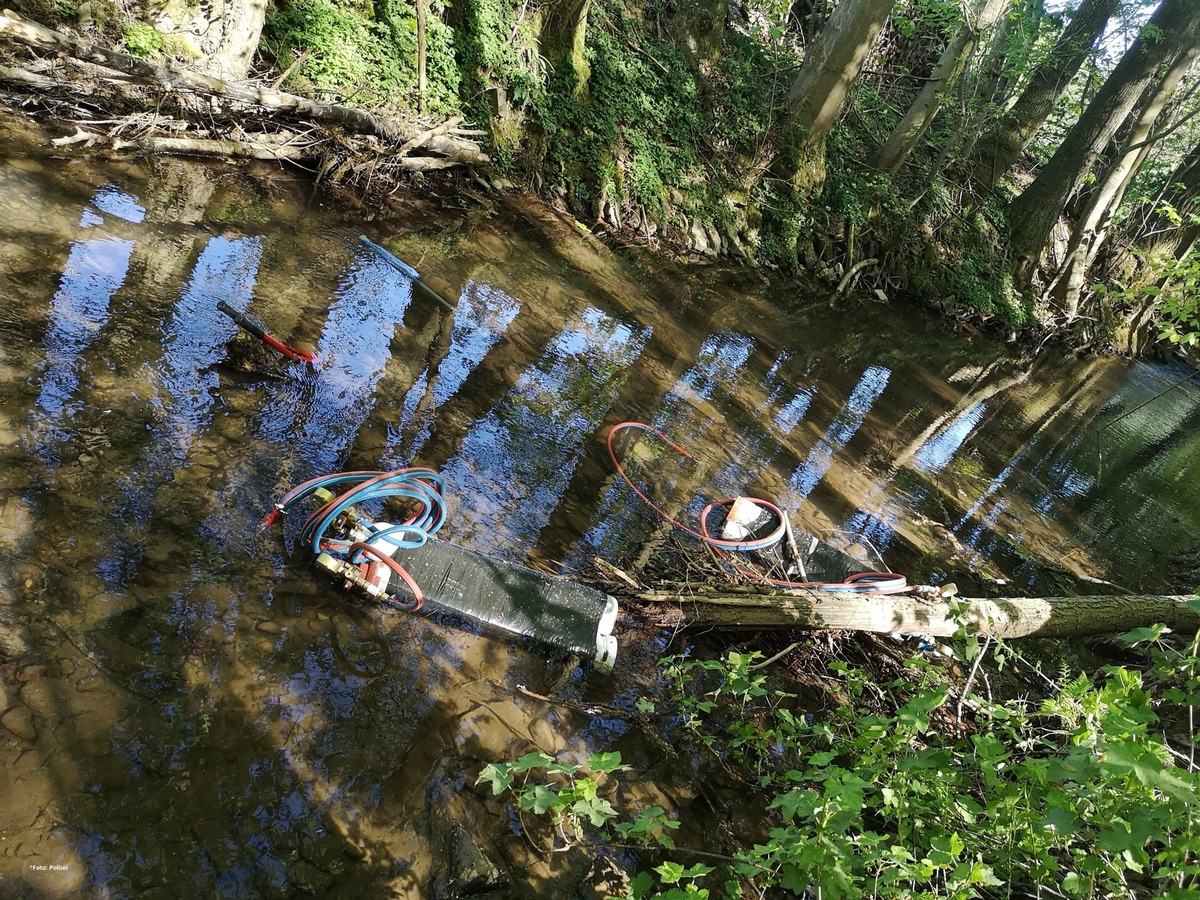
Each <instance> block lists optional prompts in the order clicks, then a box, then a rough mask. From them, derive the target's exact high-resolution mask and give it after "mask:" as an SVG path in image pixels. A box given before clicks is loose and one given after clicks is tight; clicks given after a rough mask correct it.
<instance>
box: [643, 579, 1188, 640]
mask: <svg viewBox="0 0 1200 900" xmlns="http://www.w3.org/2000/svg"><path fill="white" fill-rule="evenodd" d="M637 598H638V599H639V600H641V601H643V602H645V603H652V604H659V605H662V606H664V607H665V606H667V605H668V604H669V605H670V606H672V607H673V609H671V610H670V613H669V616H668V618H669V620H670V622H671V624H674V625H676V626H680V627H693V626H715V627H730V628H732V627H746V628H759V629H772V628H800V629H813V630H825V629H827V630H834V631H838V630H849V631H875V632H884V633H891V632H903V633H907V634H928V635H933V636H935V637H949V636H951V635H953V634H954V633H955V632H956V631H958V629H959V628H960V627H961V626H962V625H965V626H966V627H967V629H968V631H970V632H972V633H977V634H982V635H989V634H990V635H993V636H995V637H1002V638H1022V637H1071V636H1085V635H1097V634H1111V633H1114V632H1123V631H1128V630H1130V629H1132V628H1137V627H1139V626H1143V625H1151V624H1156V623H1162V624H1165V625H1167V626H1169V627H1170V628H1172V629H1174V630H1176V631H1185V632H1192V631H1196V630H1197V629H1200V612H1198V611H1197V609H1196V604H1195V603H1194V601H1195V597H1193V596H1190V595H1178V596H1158V595H1143V594H1137V595H1123V596H1090V597H1003V598H990V599H985V598H954V599H953V602H954V604H955V606H956V607H958V608H960V610H961V611H960V612H959V614H958V618H956V617H955V615H954V613H953V611H952V609H951V602H950V601H948V600H946V599H942V598H925V597H920V596H911V595H907V594H894V595H889V594H862V593H846V592H840V591H839V592H835V591H802V590H786V591H785V590H772V589H769V588H768V589H760V588H753V589H748V590H746V591H745V592H743V591H739V590H736V589H735V590H723V591H716V590H712V591H697V592H695V593H686V594H685V593H673V592H670V591H649V592H641V593H639V594H637ZM664 612H667V611H666V610H665V609H664Z"/></svg>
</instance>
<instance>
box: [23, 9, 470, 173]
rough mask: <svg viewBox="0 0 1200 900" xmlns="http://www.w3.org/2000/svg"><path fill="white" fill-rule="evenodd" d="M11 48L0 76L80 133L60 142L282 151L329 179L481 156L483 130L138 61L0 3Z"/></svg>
mask: <svg viewBox="0 0 1200 900" xmlns="http://www.w3.org/2000/svg"><path fill="white" fill-rule="evenodd" d="M0 35H3V36H7V37H8V38H10V39H12V41H13V42H14V43H15V50H16V52H15V53H10V54H9V55H10V57H12V58H10V59H8V60H7V62H6V63H4V64H0V83H3V84H4V85H5V87H6V88H7V91H8V93H9V94H10V95H12V94H14V93H15V94H18V95H20V96H22V97H24V98H28V102H33V98H37V102H39V103H40V104H42V105H43V106H47V105H49V106H51V107H52V110H53V113H54V115H55V117H56V118H57V119H59V120H60V121H63V122H71V123H73V124H74V127H75V129H76V132H75V134H74V135H67V136H64V137H63V138H61V139H59V140H58V141H57V143H59V144H66V143H83V142H86V143H88V144H97V143H98V144H102V145H107V146H110V147H112V148H113V149H117V150H122V149H139V150H143V151H146V152H152V153H178V154H193V155H204V156H219V157H241V158H254V159H274V160H288V161H290V162H293V163H299V164H303V165H307V166H310V167H311V168H313V170H314V171H316V172H317V173H318V174H319V175H320V176H321V177H323V178H325V179H327V180H330V181H333V182H343V181H357V180H367V179H376V178H387V177H388V176H389V175H399V174H401V173H411V172H428V171H432V170H437V169H447V168H450V167H454V166H465V167H479V166H482V165H484V164H486V163H487V162H488V157H487V155H486V154H485V153H483V152H482V150H481V149H480V145H479V143H478V142H477V141H476V140H474V138H477V137H479V136H480V135H481V134H482V132H479V131H475V130H470V129H466V128H463V127H462V120H461V119H451V120H450V121H447V122H443V123H441V124H440V125H437V126H435V127H427V126H422V125H418V124H415V123H412V122H404V121H399V120H396V119H392V118H385V117H383V116H380V115H378V114H376V113H372V112H368V111H366V110H362V109H355V108H352V107H347V106H338V105H336V104H329V103H321V102H318V101H315V100H311V99H308V98H305V97H300V96H297V95H295V94H289V93H286V92H284V91H280V90H277V89H275V88H274V87H269V86H266V85H261V84H257V83H254V82H252V81H231V80H225V79H221V78H215V77H212V76H210V75H205V74H202V73H200V72H197V71H191V70H189V69H186V68H183V67H176V66H172V65H168V64H165V63H158V62H153V61H150V60H147V59H140V58H137V57H134V56H130V55H128V54H126V53H120V52H117V51H114V50H111V49H108V48H106V47H103V46H100V45H98V44H94V43H90V42H88V41H86V40H84V39H82V38H80V37H77V36H75V35H72V34H66V33H63V32H60V31H54V30H51V29H49V28H45V27H43V26H42V25H39V24H37V23H36V22H33V21H30V20H29V19H25V18H23V17H21V16H19V15H18V14H17V13H14V12H11V11H9V10H5V11H4V12H3V13H0Z"/></svg>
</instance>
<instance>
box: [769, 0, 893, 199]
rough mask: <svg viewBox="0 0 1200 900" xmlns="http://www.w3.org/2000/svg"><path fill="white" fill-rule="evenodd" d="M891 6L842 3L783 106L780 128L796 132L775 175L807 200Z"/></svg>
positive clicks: (855, 0)
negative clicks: (788, 155) (788, 153)
mask: <svg viewBox="0 0 1200 900" xmlns="http://www.w3.org/2000/svg"><path fill="white" fill-rule="evenodd" d="M895 5H896V0H842V2H841V3H839V4H838V5H837V8H836V9H835V10H834V11H833V15H832V16H830V17H829V21H828V22H827V23H826V24H825V27H824V28H823V29H822V30H821V33H820V34H819V35H818V36H817V39H816V40H815V41H814V42H813V45H812V47H810V48H809V51H808V53H807V54H805V57H804V63H803V65H801V66H800V71H799V72H798V73H797V74H796V80H795V81H793V82H792V86H791V89H790V90H789V91H788V95H787V100H786V101H785V103H784V110H785V111H784V116H785V124H786V125H787V126H788V127H789V128H792V129H795V130H796V131H798V132H799V136H798V138H797V140H796V142H795V146H794V148H793V149H794V152H795V156H794V157H793V158H792V159H791V160H789V161H787V162H786V163H782V164H781V165H780V166H779V167H778V168H779V169H780V170H781V171H780V173H779V174H781V175H783V176H785V177H787V179H788V180H789V181H791V182H792V184H793V186H794V187H795V189H796V190H797V192H799V193H801V194H807V193H810V192H812V191H813V190H815V189H816V188H817V187H818V186H819V185H820V184H821V183H822V182H823V181H824V180H825V139H826V138H827V137H828V136H829V133H830V132H831V131H832V130H833V126H834V125H836V124H837V121H838V118H839V117H840V116H841V114H842V107H843V106H845V103H846V99H847V97H848V96H849V94H850V88H851V87H852V86H853V85H854V82H855V80H856V79H857V78H858V74H859V72H860V71H861V70H862V67H863V63H864V62H865V61H866V58H867V54H868V53H869V52H870V50H871V48H872V46H874V44H875V41H876V39H877V38H878V37H879V32H880V31H882V30H883V26H884V24H885V23H886V22H887V18H888V15H889V14H890V13H891V11H892V7H893V6H895Z"/></svg>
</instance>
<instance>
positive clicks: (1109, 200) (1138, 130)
mask: <svg viewBox="0 0 1200 900" xmlns="http://www.w3.org/2000/svg"><path fill="white" fill-rule="evenodd" d="M1197 55H1200V41H1197V43H1196V44H1195V45H1193V46H1192V47H1191V48H1189V49H1188V50H1187V51H1185V52H1184V53H1181V54H1180V55H1179V57H1178V58H1177V59H1176V60H1175V64H1174V65H1173V66H1171V68H1170V69H1168V70H1167V72H1166V73H1165V74H1164V76H1163V78H1162V80H1161V81H1159V82H1158V83H1156V84H1152V85H1151V86H1150V87H1149V88H1147V89H1146V92H1145V94H1144V95H1143V97H1142V99H1141V100H1140V101H1139V102H1138V104H1137V107H1136V108H1135V109H1134V111H1133V112H1132V113H1131V114H1130V122H1129V128H1128V134H1127V136H1126V139H1125V144H1124V147H1123V149H1122V151H1121V152H1120V153H1119V154H1118V155H1117V157H1116V159H1115V160H1114V161H1113V163H1112V164H1111V165H1109V166H1108V167H1107V168H1106V169H1105V171H1104V175H1103V177H1102V178H1101V180H1100V183H1099V184H1098V185H1097V186H1096V187H1095V189H1093V190H1092V192H1091V194H1090V195H1089V197H1088V202H1087V206H1086V207H1085V208H1084V210H1083V213H1082V214H1081V215H1080V217H1079V221H1078V222H1077V223H1076V224H1075V228H1074V230H1073V231H1072V232H1071V240H1070V242H1069V244H1068V247H1067V255H1066V258H1065V260H1064V261H1063V264H1062V266H1061V268H1060V269H1059V273H1058V276H1057V277H1056V279H1055V283H1054V284H1053V286H1052V289H1053V296H1054V298H1055V300H1056V301H1057V302H1058V304H1059V306H1060V307H1061V308H1062V309H1063V310H1064V311H1065V312H1066V314H1067V317H1068V318H1074V317H1075V316H1076V315H1077V314H1078V312H1079V300H1080V296H1081V293H1082V291H1083V286H1084V279H1085V276H1086V275H1087V271H1088V269H1090V268H1091V265H1092V262H1093V260H1095V258H1096V254H1097V252H1098V251H1099V249H1100V246H1101V245H1102V244H1103V243H1104V240H1105V238H1106V237H1107V236H1108V230H1109V226H1110V225H1111V223H1112V220H1113V216H1114V215H1115V214H1116V211H1117V207H1119V206H1120V205H1121V201H1122V199H1124V197H1125V192H1126V190H1128V188H1129V185H1130V184H1131V183H1132V181H1133V179H1134V176H1135V175H1137V172H1138V169H1139V168H1141V165H1142V163H1143V162H1144V161H1145V159H1146V157H1147V156H1148V155H1149V153H1150V147H1151V143H1152V140H1153V137H1154V129H1155V127H1156V126H1157V125H1158V123H1159V119H1160V118H1161V117H1162V114H1163V110H1164V109H1166V107H1167V103H1168V101H1169V100H1170V99H1171V96H1172V94H1174V93H1175V89H1176V88H1177V87H1178V86H1179V83H1180V81H1182V80H1183V77H1184V75H1186V74H1187V71H1188V70H1189V69H1190V68H1191V67H1192V63H1193V62H1195V60H1196V57H1197ZM1168 118H1169V117H1168Z"/></svg>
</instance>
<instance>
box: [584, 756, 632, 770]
mask: <svg viewBox="0 0 1200 900" xmlns="http://www.w3.org/2000/svg"><path fill="white" fill-rule="evenodd" d="M588 768H589V769H591V770H592V771H593V772H597V773H601V772H615V771H617V770H618V769H628V768H629V767H628V766H623V765H621V753H620V751H619V750H613V751H611V752H609V753H593V754H591V755H590V756H589V757H588Z"/></svg>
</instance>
